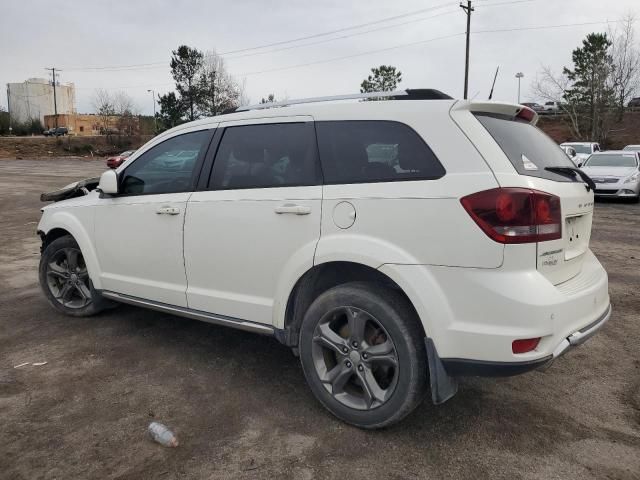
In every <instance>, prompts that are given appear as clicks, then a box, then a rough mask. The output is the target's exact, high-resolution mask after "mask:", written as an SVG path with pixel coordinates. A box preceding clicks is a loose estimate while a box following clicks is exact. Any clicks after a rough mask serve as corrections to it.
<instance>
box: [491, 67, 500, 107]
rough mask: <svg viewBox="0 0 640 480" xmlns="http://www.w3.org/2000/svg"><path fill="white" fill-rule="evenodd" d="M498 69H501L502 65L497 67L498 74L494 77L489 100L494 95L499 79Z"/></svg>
mask: <svg viewBox="0 0 640 480" xmlns="http://www.w3.org/2000/svg"><path fill="white" fill-rule="evenodd" d="M498 70H500V65H498V68H496V74H495V76H494V77H493V84H492V85H491V93H489V100H491V98H492V97H493V88H494V87H495V86H496V80H497V79H498Z"/></svg>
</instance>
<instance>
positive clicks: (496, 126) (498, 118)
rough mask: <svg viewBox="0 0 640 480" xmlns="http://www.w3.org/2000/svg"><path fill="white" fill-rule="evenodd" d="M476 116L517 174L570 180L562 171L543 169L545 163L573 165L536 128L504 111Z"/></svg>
mask: <svg viewBox="0 0 640 480" xmlns="http://www.w3.org/2000/svg"><path fill="white" fill-rule="evenodd" d="M476 118H477V119H478V120H479V121H480V123H481V124H482V125H483V126H484V128H486V129H487V131H488V132H489V133H490V134H491V136H492V137H493V139H494V140H495V141H496V142H497V143H498V145H499V146H500V148H501V149H502V151H503V152H504V153H505V155H506V156H507V158H508V159H509V161H510V162H511V164H512V165H513V167H514V168H515V169H516V171H517V172H518V173H519V174H520V175H528V176H530V177H540V178H546V179H549V180H556V181H559V182H571V181H574V180H572V179H571V178H569V177H567V176H566V175H560V174H558V173H554V172H549V171H548V170H545V168H546V167H570V168H575V165H574V164H573V162H572V161H571V160H569V157H567V155H566V154H565V153H564V152H563V151H562V150H561V149H560V148H558V144H556V143H555V142H554V141H553V140H551V138H549V137H548V136H547V135H546V134H545V133H544V132H543V131H542V130H540V129H539V128H536V127H534V126H533V125H531V124H530V123H528V122H523V121H520V120H514V119H513V118H512V117H508V116H504V115H493V114H488V113H478V114H476Z"/></svg>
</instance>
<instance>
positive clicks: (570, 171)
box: [545, 167, 596, 192]
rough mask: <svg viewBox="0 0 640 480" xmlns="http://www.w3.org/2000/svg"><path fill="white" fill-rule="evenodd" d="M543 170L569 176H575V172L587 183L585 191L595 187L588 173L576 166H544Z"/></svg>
mask: <svg viewBox="0 0 640 480" xmlns="http://www.w3.org/2000/svg"><path fill="white" fill-rule="evenodd" d="M545 170H548V171H549V172H553V173H559V174H560V175H564V176H570V177H571V178H575V177H576V174H577V175H578V176H579V177H580V178H582V181H583V182H584V183H586V184H587V192H588V191H589V190H594V191H595V189H596V184H595V183H594V181H593V180H591V177H590V176H589V175H587V174H586V173H584V172H583V171H582V170H580V169H579V168H576V167H545Z"/></svg>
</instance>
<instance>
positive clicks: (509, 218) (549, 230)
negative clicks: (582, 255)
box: [460, 188, 562, 243]
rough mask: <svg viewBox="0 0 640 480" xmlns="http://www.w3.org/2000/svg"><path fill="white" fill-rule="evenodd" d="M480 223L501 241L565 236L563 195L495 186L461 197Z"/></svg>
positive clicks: (529, 240)
mask: <svg viewBox="0 0 640 480" xmlns="http://www.w3.org/2000/svg"><path fill="white" fill-rule="evenodd" d="M460 202H461V203H462V206H463V207H464V208H465V210H466V211H467V212H468V213H469V215H471V218H473V220H474V221H475V222H476V223H477V224H478V226H479V227H480V228H481V229H482V230H483V231H484V232H485V233H486V234H487V235H488V236H489V237H491V238H492V239H493V240H495V241H496V242H499V243H531V242H544V241H546V240H558V239H559V238H562V213H561V210H560V198H558V197H556V196H555V195H551V194H550V193H545V192H539V191H538V190H530V189H527V188H494V189H492V190H485V191H483V192H478V193H474V194H472V195H468V196H466V197H464V198H462V199H461V200H460Z"/></svg>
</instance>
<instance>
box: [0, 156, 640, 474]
mask: <svg viewBox="0 0 640 480" xmlns="http://www.w3.org/2000/svg"><path fill="white" fill-rule="evenodd" d="M103 165H104V163H103V162H102V161H100V162H98V161H83V160H59V161H28V160H6V161H0V205H2V207H3V212H2V214H1V215H0V245H2V249H1V250H0V287H1V288H0V478H2V479H39V478H45V479H71V478H81V479H93V478H95V479H98V478H99V479H102V478H118V479H143V478H158V479H173V478H196V479H200V478H203V479H204V478H206V479H209V478H215V479H217V478H241V479H244V478H246V479H254V478H255V479H261V478H295V479H312V478H314V479H323V478H327V479H331V478H348V479H359V478H366V479H369V480H370V479H374V478H384V479H400V478H402V479H404V478H409V479H411V478H433V479H447V478H452V479H454V478H455V479H478V478H492V479H498V478H504V479H519V478H523V479H541V480H542V479H544V480H547V479H556V478H557V479H573V478H575V479H603V478H607V479H640V341H639V337H640V314H639V312H640V295H639V294H638V291H639V288H640V205H637V204H625V203H602V202H598V203H597V205H596V212H595V223H594V228H593V237H592V248H593V250H594V251H595V253H596V255H597V256H598V257H599V258H600V260H601V261H602V262H603V264H604V265H605V267H606V269H607V270H608V272H609V280H610V289H611V297H612V301H613V304H614V313H613V316H612V318H611V321H610V322H609V323H608V324H607V325H606V326H605V328H604V329H603V330H602V331H601V332H600V333H599V334H598V335H597V336H596V337H594V338H593V339H591V340H590V341H589V342H587V343H586V344H585V345H584V346H582V347H579V348H577V349H575V351H573V352H571V353H569V354H568V355H566V356H565V357H563V358H562V359H561V360H559V361H557V362H556V363H555V364H554V365H553V366H552V367H551V368H550V369H549V370H548V371H547V372H545V373H540V372H534V373H530V374H527V375H523V376H520V377H514V378H508V379H486V378H468V379H465V380H463V381H462V382H461V386H460V391H459V393H458V395H457V396H456V397H454V398H453V399H452V400H451V401H449V402H447V403H446V404H444V405H441V406H438V407H435V406H433V405H431V404H430V403H429V402H425V403H424V404H423V405H422V406H421V407H419V408H418V409H417V411H416V412H415V413H413V414H412V415H411V416H410V417H408V418H407V419H406V420H405V421H404V422H403V423H401V424H400V425H397V426H395V427H393V428H391V429H388V430H384V431H375V432H369V431H361V430H358V429H356V428H352V427H350V426H347V425H345V424H343V423H341V422H339V421H338V420H336V419H335V418H333V417H332V416H331V415H330V414H329V413H327V412H326V411H325V410H323V408H322V407H321V406H320V405H319V403H318V402H317V401H316V400H315V399H314V398H313V397H312V395H311V393H310V391H309V390H308V389H307V387H306V385H305V381H304V378H303V374H302V371H301V368H300V365H299V363H298V360H297V359H296V358H295V357H294V356H293V355H292V354H291V352H290V351H289V350H288V349H287V348H285V347H283V346H281V345H280V344H278V342H277V341H275V340H274V339H271V338H266V337H261V336H258V335H252V334H249V333H244V332H240V331H235V330H230V329H225V328H222V327H216V326H212V325H208V324H204V323H199V322H196V321H191V320H186V319H183V318H176V317H172V316H169V315H164V314H159V313H155V312H152V311H145V310H142V309H138V308H134V307H128V306H122V307H120V308H118V309H116V310H113V311H110V312H108V313H106V314H102V315H100V316H97V317H94V318H91V319H74V318H69V317H65V316H62V315H60V314H58V313H56V312H55V311H54V310H53V309H52V308H51V307H49V306H48V304H47V303H46V301H45V299H44V297H43V295H42V294H41V293H40V291H39V288H38V285H37V274H36V267H37V262H38V258H39V239H38V238H37V237H36V234H35V227H36V222H37V221H38V219H39V217H40V212H39V208H40V206H41V204H40V202H39V198H38V197H39V194H40V192H42V191H46V190H51V189H54V188H56V187H59V186H62V185H65V184H66V183H69V182H71V181H73V180H75V179H78V178H82V177H86V176H90V175H94V174H97V173H100V172H101V171H102V170H103V169H104V167H103ZM125 238H126V237H125ZM42 361H46V362H47V363H46V365H43V366H39V367H37V366H32V365H29V366H25V367H21V368H14V366H15V365H19V364H21V363H24V362H42ZM152 420H157V421H160V422H163V423H166V424H167V425H169V426H170V427H171V428H172V429H173V430H174V431H175V432H176V433H177V435H178V437H179V440H180V446H179V447H178V448H176V449H167V448H164V447H161V446H159V445H157V444H155V443H153V442H152V441H150V440H149V439H148V437H147V435H146V428H147V425H148V424H149V422H150V421H152Z"/></svg>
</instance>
